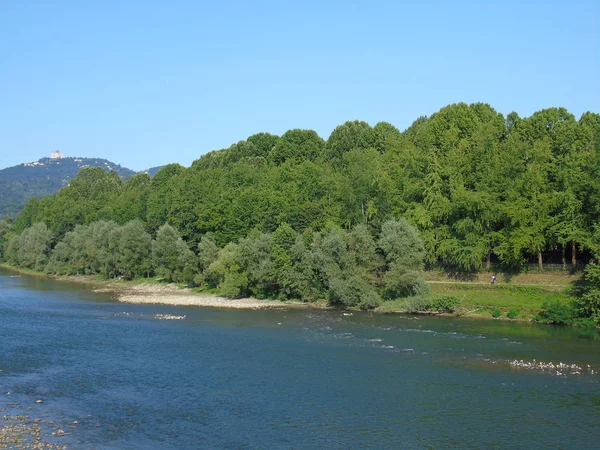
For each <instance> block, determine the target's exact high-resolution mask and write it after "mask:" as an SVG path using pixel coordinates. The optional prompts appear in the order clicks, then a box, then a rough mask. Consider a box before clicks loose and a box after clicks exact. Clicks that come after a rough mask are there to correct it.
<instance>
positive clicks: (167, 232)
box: [152, 224, 198, 283]
mask: <svg viewBox="0 0 600 450" xmlns="http://www.w3.org/2000/svg"><path fill="white" fill-rule="evenodd" d="M152 266H153V267H154V271H155V272H156V274H157V275H158V276H160V277H162V278H164V279H166V280H167V281H179V282H187V283H191V282H192V280H193V279H194V275H195V274H196V272H197V266H198V262H197V259H196V255H194V252H192V251H191V250H190V249H189V248H188V246H187V244H186V243H185V242H184V241H183V240H182V239H181V236H180V235H179V233H178V232H177V230H176V229H175V228H173V227H172V226H171V225H169V224H164V225H162V226H161V227H160V228H159V229H158V231H157V233H156V240H154V242H153V243H152Z"/></svg>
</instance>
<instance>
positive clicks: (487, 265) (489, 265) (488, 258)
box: [485, 252, 492, 272]
mask: <svg viewBox="0 0 600 450" xmlns="http://www.w3.org/2000/svg"><path fill="white" fill-rule="evenodd" d="M490 267H492V252H488V257H487V262H486V264H485V268H486V269H487V271H488V272H489V271H490Z"/></svg>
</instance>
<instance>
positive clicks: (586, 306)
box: [573, 264, 600, 324]
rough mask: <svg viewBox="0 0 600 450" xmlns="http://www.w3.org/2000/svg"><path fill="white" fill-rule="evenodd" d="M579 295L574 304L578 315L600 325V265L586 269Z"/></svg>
mask: <svg viewBox="0 0 600 450" xmlns="http://www.w3.org/2000/svg"><path fill="white" fill-rule="evenodd" d="M577 294H578V295H576V296H575V298H574V302H573V306H574V309H575V313H576V315H577V316H578V317H581V318H590V319H591V320H592V321H593V322H594V323H596V324H600V265H598V264H590V265H588V266H587V267H586V269H585V272H584V274H583V283H582V286H581V287H580V289H579V291H578V292H577Z"/></svg>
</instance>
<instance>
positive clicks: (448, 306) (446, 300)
mask: <svg viewBox="0 0 600 450" xmlns="http://www.w3.org/2000/svg"><path fill="white" fill-rule="evenodd" d="M459 304H460V299H459V298H458V297H455V296H454V295H443V296H441V297H437V298H434V299H433V300H432V301H431V306H430V309H431V310H433V311H438V312H444V313H449V314H452V313H453V312H454V311H455V310H456V307H457V306H458V305H459Z"/></svg>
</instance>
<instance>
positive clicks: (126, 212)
mask: <svg viewBox="0 0 600 450" xmlns="http://www.w3.org/2000/svg"><path fill="white" fill-rule="evenodd" d="M599 171H600V115H599V114H595V113H585V114H583V115H582V116H581V118H580V119H579V120H577V119H575V117H574V116H573V115H572V114H570V113H569V112H568V111H566V110H565V109H564V108H549V109H545V110H542V111H538V112H536V113H534V114H533V115H531V116H530V117H526V118H521V117H519V116H518V115H517V114H516V113H511V114H509V115H508V116H506V117H504V116H503V115H502V114H500V113H498V112H496V111H495V110H494V109H493V108H491V107H490V106H489V105H487V104H481V103H477V104H471V105H467V104H464V103H459V104H453V105H450V106H447V107H445V108H443V109H441V110H440V111H439V112H437V113H435V114H433V115H432V116H431V117H421V118H419V119H417V120H416V121H415V122H414V123H413V124H412V125H411V126H410V127H409V128H408V129H407V130H406V131H404V132H400V131H399V130H398V129H396V128H395V127H393V126H392V125H390V124H389V123H385V122H381V123H378V124H377V125H375V126H374V127H371V126H369V125H368V124H367V123H365V122H359V121H354V122H347V123H345V124H343V125H340V126H338V127H337V128H336V129H335V130H334V131H333V132H332V133H331V135H330V136H329V138H328V139H327V140H326V141H325V140H323V139H322V138H321V137H319V136H318V135H317V133H315V132H314V131H312V130H299V129H295V130H290V131H287V132H286V133H284V134H283V135H282V136H274V135H270V134H268V133H259V134H256V135H253V136H250V137H249V138H248V139H247V140H245V141H241V142H238V143H236V144H234V145H232V146H231V147H229V148H228V149H224V150H218V151H213V152H210V153H208V154H206V155H203V156H202V157H200V158H199V159H198V160H196V161H194V163H193V164H192V166H191V167H189V168H184V167H182V166H179V165H177V164H171V165H169V166H166V167H164V168H163V169H161V170H160V171H159V172H158V173H157V174H156V176H155V177H154V178H150V177H149V176H147V175H136V176H134V177H132V178H131V179H129V181H128V182H123V181H122V180H121V179H120V178H119V177H118V176H117V175H116V174H115V173H105V172H104V171H103V170H101V169H92V168H91V169H86V170H82V171H81V173H80V174H79V176H78V177H77V178H75V179H73V180H72V182H71V184H70V186H69V187H67V188H65V189H63V190H61V191H60V192H59V193H58V194H56V195H53V196H49V197H46V198H44V199H42V200H37V199H34V200H32V201H30V202H29V203H28V204H27V205H26V207H25V209H24V210H23V212H22V213H21V214H20V215H19V216H18V217H17V218H16V220H15V223H14V232H16V233H21V232H22V231H23V230H25V229H26V228H29V227H31V226H32V225H33V224H35V223H37V222H44V223H45V224H46V225H47V226H48V228H49V230H50V231H51V232H52V234H53V235H54V236H56V238H57V239H62V237H63V236H65V234H66V233H67V232H69V231H72V230H74V228H75V226H77V225H86V224H91V223H92V222H94V221H99V220H105V221H114V222H116V223H118V224H120V225H123V224H125V223H127V222H129V221H131V220H134V219H138V220H139V221H140V222H141V224H142V225H143V227H144V229H145V231H146V232H148V233H150V234H151V235H152V236H155V234H156V232H157V230H158V228H159V227H160V226H161V225H162V224H164V223H169V224H170V225H171V226H173V227H174V228H176V229H177V230H178V231H179V232H180V233H181V236H182V238H183V240H184V241H185V242H186V244H187V245H188V247H189V248H190V249H195V248H196V247H197V245H198V244H199V243H200V241H201V240H202V238H203V237H204V236H206V235H207V234H209V233H210V234H211V236H212V239H213V240H214V242H215V243H216V244H218V245H219V246H221V247H224V246H225V245H226V244H228V243H230V242H237V241H238V240H239V239H242V238H245V237H246V236H247V235H248V234H249V233H250V232H251V231H252V230H258V231H259V232H261V233H273V232H274V231H275V230H277V228H278V227H279V226H281V225H282V224H283V223H286V224H289V226H290V227H291V228H292V229H293V230H294V231H295V232H297V233H300V234H302V233H304V232H327V230H330V229H332V228H335V227H337V228H341V229H344V230H347V231H349V230H352V229H353V228H354V227H355V226H357V225H362V226H364V227H366V228H367V229H368V230H369V231H370V232H371V233H372V234H373V235H374V236H376V235H377V233H378V232H379V231H378V230H380V229H381V227H382V225H383V223H384V222H385V221H387V220H389V219H394V218H396V219H397V218H400V217H404V218H406V219H407V220H408V222H409V223H411V224H412V225H414V226H415V227H417V229H418V230H419V231H420V233H421V235H422V238H423V241H424V245H425V259H426V262H427V263H428V264H436V265H442V266H444V267H446V268H448V269H450V270H460V271H472V270H479V269H482V268H484V267H486V266H487V265H489V264H490V262H493V263H499V264H502V265H505V266H511V267H512V268H518V267H519V266H521V265H522V264H524V263H526V262H536V263H538V264H539V265H540V266H542V265H543V264H544V263H545V262H547V261H552V262H563V263H565V264H566V263H567V262H569V263H577V262H579V261H580V260H581V261H582V262H584V263H586V262H588V260H589V259H590V258H591V257H592V255H593V254H594V253H596V254H597V253H599V250H600V238H599V236H600V230H599V229H598V223H599V220H598V219H599V215H600V173H599Z"/></svg>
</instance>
